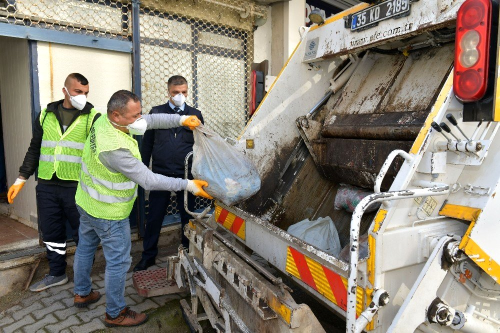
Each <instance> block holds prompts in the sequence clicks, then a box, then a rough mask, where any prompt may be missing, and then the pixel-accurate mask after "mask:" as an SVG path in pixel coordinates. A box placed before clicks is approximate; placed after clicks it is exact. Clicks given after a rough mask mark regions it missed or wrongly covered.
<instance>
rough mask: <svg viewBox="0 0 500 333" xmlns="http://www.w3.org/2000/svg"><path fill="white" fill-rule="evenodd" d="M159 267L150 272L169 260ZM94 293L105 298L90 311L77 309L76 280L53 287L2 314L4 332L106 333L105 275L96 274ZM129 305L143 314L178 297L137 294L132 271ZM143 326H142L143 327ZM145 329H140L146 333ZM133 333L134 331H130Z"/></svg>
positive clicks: (160, 261) (0, 322)
mask: <svg viewBox="0 0 500 333" xmlns="http://www.w3.org/2000/svg"><path fill="white" fill-rule="evenodd" d="M157 263H158V265H157V266H153V267H152V268H150V269H154V268H158V267H165V266H166V257H163V258H157ZM92 282H93V288H94V290H97V291H99V292H100V293H101V294H102V295H103V296H102V298H101V299H100V300H99V301H98V302H97V303H95V304H91V305H90V306H89V307H88V308H87V309H78V308H76V307H74V306H73V287H74V284H73V282H72V281H70V282H68V283H66V284H65V285H62V286H57V287H54V288H49V289H47V290H44V291H42V292H39V293H32V294H30V295H29V296H28V297H27V298H25V299H23V300H21V301H20V302H19V304H16V305H14V306H12V307H10V308H9V309H6V310H4V311H2V312H1V313H0V332H5V333H10V332H24V333H33V332H44V333H46V332H70V333H77V332H85V333H87V332H93V331H96V330H104V329H106V327H105V326H104V323H103V320H104V313H105V307H106V305H105V303H106V295H105V291H104V273H100V274H94V275H92ZM125 298H126V300H127V305H128V306H130V307H131V309H132V310H135V311H138V312H143V311H147V310H152V309H156V308H159V307H162V306H164V305H165V304H166V302H168V301H169V300H172V299H178V298H179V296H178V295H166V296H157V297H151V298H144V297H141V296H139V295H137V293H136V292H135V289H134V288H133V286H132V272H129V273H127V283H126V290H125ZM139 327H140V326H139ZM143 330H144V328H141V329H140V330H138V332H139V331H140V332H142V331H143ZM127 331H128V332H133V331H134V329H133V328H130V329H127Z"/></svg>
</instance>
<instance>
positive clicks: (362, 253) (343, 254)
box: [339, 234, 368, 263]
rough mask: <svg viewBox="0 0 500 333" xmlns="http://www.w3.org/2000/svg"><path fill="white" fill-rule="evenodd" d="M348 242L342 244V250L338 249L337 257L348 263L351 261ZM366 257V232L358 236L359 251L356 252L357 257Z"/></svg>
mask: <svg viewBox="0 0 500 333" xmlns="http://www.w3.org/2000/svg"><path fill="white" fill-rule="evenodd" d="M349 246H350V244H347V245H346V246H344V248H343V249H342V251H340V255H339V259H340V260H342V261H344V262H347V263H349V262H350V261H351V251H349V249H350V247H349ZM367 257H368V234H364V235H362V236H360V237H359V252H358V258H359V259H365V258H367Z"/></svg>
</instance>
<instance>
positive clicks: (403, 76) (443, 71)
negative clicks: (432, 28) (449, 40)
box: [381, 44, 455, 112]
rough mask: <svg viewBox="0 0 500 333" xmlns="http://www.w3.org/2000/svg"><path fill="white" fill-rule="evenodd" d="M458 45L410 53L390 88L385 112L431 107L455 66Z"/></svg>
mask: <svg viewBox="0 0 500 333" xmlns="http://www.w3.org/2000/svg"><path fill="white" fill-rule="evenodd" d="M454 51H455V45H454V44H448V45H446V46H442V47H439V48H432V49H424V50H423V51H418V52H413V53H410V56H408V57H407V60H406V62H405V64H404V66H403V69H402V70H401V72H400V73H399V75H398V77H397V79H396V81H395V82H394V84H393V85H392V87H391V88H390V90H389V93H388V98H387V99H386V101H387V102H386V103H385V102H384V103H383V104H385V105H382V107H381V109H382V111H383V112H401V111H420V110H430V108H431V107H432V105H433V104H434V101H435V100H436V98H437V94H438V93H439V91H440V89H441V87H442V85H443V84H444V81H445V80H446V78H447V77H448V73H449V72H450V70H451V69H452V65H453V57H454Z"/></svg>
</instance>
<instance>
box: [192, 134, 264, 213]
mask: <svg viewBox="0 0 500 333" xmlns="http://www.w3.org/2000/svg"><path fill="white" fill-rule="evenodd" d="M193 134H194V146H193V166H192V169H191V173H192V174H193V176H194V178H195V179H201V180H205V181H207V182H208V186H207V187H206V188H205V191H206V192H207V193H208V194H210V195H211V196H213V197H214V198H216V199H218V200H220V201H222V202H223V203H224V204H226V205H234V204H236V203H238V202H240V201H242V200H244V199H247V198H249V197H251V196H252V195H254V194H255V193H257V191H258V190H259V189H260V176H259V174H258V172H257V169H256V168H255V166H254V165H253V163H252V162H251V161H250V160H249V159H248V158H247V157H246V156H245V155H243V154H242V153H241V152H239V151H238V150H236V149H235V148H234V147H233V146H231V145H230V144H229V143H227V142H226V141H225V140H224V139H222V138H221V137H220V136H219V135H218V134H217V133H215V132H214V131H212V130H210V129H209V128H208V127H206V126H203V125H200V126H198V127H196V128H195V129H194V131H193Z"/></svg>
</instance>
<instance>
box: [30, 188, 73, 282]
mask: <svg viewBox="0 0 500 333" xmlns="http://www.w3.org/2000/svg"><path fill="white" fill-rule="evenodd" d="M75 194H76V187H63V186H58V185H47V184H38V185H37V186H36V201H37V206H38V225H39V228H40V230H41V231H42V240H43V242H44V243H45V247H46V248H47V259H48V261H49V267H50V272H49V274H50V275H52V276H60V275H63V274H65V273H66V239H67V237H66V221H69V224H70V225H71V229H72V230H71V231H72V235H73V240H74V241H75V243H76V244H78V226H79V225H80V213H78V210H77V209H76V204H75Z"/></svg>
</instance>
